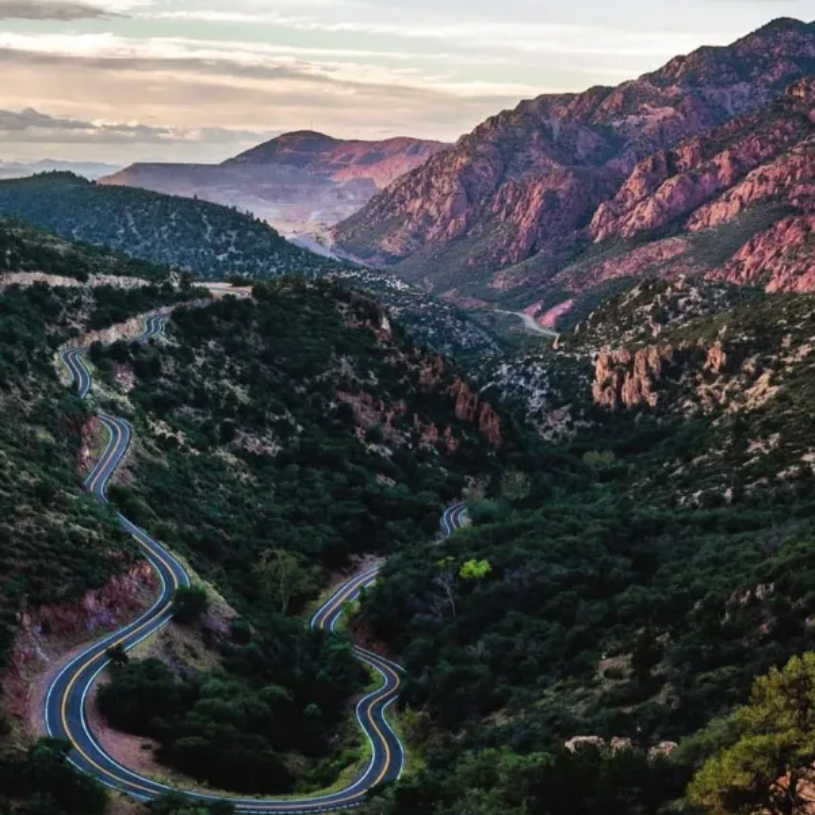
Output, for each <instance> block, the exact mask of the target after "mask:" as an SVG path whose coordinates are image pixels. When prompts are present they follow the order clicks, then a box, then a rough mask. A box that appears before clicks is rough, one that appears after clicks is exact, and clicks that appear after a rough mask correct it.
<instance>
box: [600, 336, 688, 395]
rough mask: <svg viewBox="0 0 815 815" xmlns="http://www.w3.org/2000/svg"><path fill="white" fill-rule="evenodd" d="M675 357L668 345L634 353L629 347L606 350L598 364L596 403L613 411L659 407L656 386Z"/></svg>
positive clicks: (651, 347) (650, 347) (652, 346)
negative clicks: (641, 405)
mask: <svg viewBox="0 0 815 815" xmlns="http://www.w3.org/2000/svg"><path fill="white" fill-rule="evenodd" d="M673 357H674V349H673V348H672V347H671V346H670V345H667V344H662V345H650V346H648V347H646V348H641V349H640V350H639V351H636V352H634V353H633V354H632V353H631V351H629V350H628V349H627V348H620V349H618V350H616V351H604V352H603V353H601V354H599V355H598V356H597V362H596V364H595V371H594V382H593V384H592V396H593V398H594V401H595V403H596V404H598V405H604V406H605V407H608V408H611V409H612V410H613V409H614V408H616V407H617V406H618V405H620V404H622V405H625V407H634V406H635V405H639V404H642V403H645V404H647V405H650V406H651V407H654V406H656V404H657V401H658V399H659V395H658V394H657V392H656V390H655V385H656V383H657V382H658V381H659V378H660V375H661V373H662V369H663V366H664V365H665V363H668V362H671V361H672V360H673Z"/></svg>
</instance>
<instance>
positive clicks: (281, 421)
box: [0, 225, 517, 815]
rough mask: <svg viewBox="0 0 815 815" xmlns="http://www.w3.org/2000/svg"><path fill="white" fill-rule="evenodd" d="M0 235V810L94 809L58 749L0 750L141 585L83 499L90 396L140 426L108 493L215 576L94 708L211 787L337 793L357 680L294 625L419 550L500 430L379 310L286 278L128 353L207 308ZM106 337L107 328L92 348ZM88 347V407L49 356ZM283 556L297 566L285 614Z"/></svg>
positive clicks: (134, 605)
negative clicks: (362, 561)
mask: <svg viewBox="0 0 815 815" xmlns="http://www.w3.org/2000/svg"><path fill="white" fill-rule="evenodd" d="M0 227H2V225H0ZM9 229H10V231H11V233H12V234H24V235H25V237H26V239H27V241H29V243H27V244H26V243H23V244H21V245H20V246H19V247H18V248H17V254H15V255H13V256H12V255H9V256H7V258H6V260H7V265H9V266H11V267H12V268H11V271H9V272H7V273H4V274H3V275H2V276H0V326H2V330H0V409H2V413H3V417H4V421H3V422H2V427H0V504H2V523H0V562H1V563H2V570H0V571H1V572H2V580H0V669H2V673H1V674H0V682H2V688H3V698H2V713H1V714H0V782H2V785H1V786H0V789H1V790H2V792H0V809H5V808H7V803H8V802H7V800H6V797H5V796H6V795H11V796H13V799H14V806H13V807H12V811H17V809H16V808H17V807H18V806H21V805H23V802H25V801H28V799H29V798H31V799H32V801H33V800H34V798H36V799H37V801H38V806H39V807H40V810H41V811H48V812H53V813H55V815H56V814H57V813H59V815H66V813H68V814H70V815H91V814H92V813H93V814H94V815H95V813H101V812H102V809H103V807H104V795H103V794H102V793H101V790H100V788H98V787H96V786H94V785H91V784H88V783H87V782H86V781H84V780H82V779H78V778H77V777H76V776H74V775H73V774H72V772H71V771H70V769H69V768H68V765H67V764H66V763H65V758H66V756H65V753H64V751H63V750H62V747H61V746H59V745H47V744H43V745H40V746H39V747H37V748H35V750H34V752H33V753H32V754H31V755H26V754H24V753H23V754H21V753H20V752H19V751H18V750H16V749H15V748H16V747H18V745H20V744H21V743H23V742H24V741H25V739H26V737H27V736H28V735H29V733H28V731H29V728H30V727H31V724H30V723H31V722H34V721H38V720H39V716H40V713H41V710H40V703H41V700H38V698H37V696H36V693H37V687H38V685H37V683H36V681H35V680H36V678H37V677H38V675H39V674H40V673H41V672H42V671H45V670H49V669H52V668H53V667H55V666H56V665H58V664H61V663H60V660H61V659H63V657H64V656H65V652H66V650H67V649H68V648H70V647H72V646H73V645H75V644H77V643H78V642H82V641H83V640H84V639H85V638H87V637H89V636H93V635H95V634H97V633H99V632H100V631H103V630H107V629H109V628H110V627H113V626H118V625H121V624H123V623H124V622H126V621H127V620H129V619H130V618H131V617H135V616H137V615H138V614H139V612H140V611H142V610H143V609H144V608H145V607H146V606H147V605H149V603H150V602H151V598H152V596H153V592H154V590H155V588H156V586H155V583H154V581H153V580H152V577H151V574H152V572H151V570H150V569H149V568H148V567H147V566H146V564H145V563H144V561H143V560H142V559H141V558H140V557H139V556H138V553H137V551H136V549H135V547H134V546H133V545H132V544H131V542H130V540H129V539H128V538H127V537H126V536H124V535H122V533H121V532H120V530H119V528H118V525H117V524H116V521H115V517H114V515H113V513H112V512H108V511H107V510H106V509H105V508H100V507H99V505H98V504H97V503H95V502H94V501H93V500H91V499H90V497H89V496H86V497H83V496H82V492H81V490H80V483H81V478H82V477H84V475H86V474H87V470H88V467H89V466H90V465H92V464H93V462H94V461H95V459H96V457H97V456H98V454H99V453H100V452H101V451H102V450H103V449H104V447H105V444H106V442H107V439H106V437H105V435H104V432H103V430H102V427H101V425H100V423H99V422H98V421H97V420H96V419H95V418H94V413H95V410H96V409H98V408H99V407H100V406H101V405H104V406H105V407H106V408H107V409H109V410H111V411H115V412H116V413H117V414H124V415H125V416H127V417H128V418H129V419H130V421H131V422H132V425H133V427H134V428H135V431H136V432H135V438H134V442H133V444H132V445H131V452H130V457H129V459H128V460H126V462H125V464H124V466H123V467H122V468H120V470H121V471H120V472H118V474H117V480H118V483H117V484H116V485H115V486H112V487H111V489H110V497H111V498H113V499H114V500H115V501H116V502H119V505H120V506H121V507H122V508H126V510H127V512H128V514H130V515H132V516H133V517H134V518H135V519H137V520H139V521H141V522H143V523H144V524H145V526H147V527H148V528H150V529H151V531H153V532H155V533H156V534H161V536H162V539H163V540H164V541H165V542H166V544H167V545H169V546H171V547H173V548H174V549H175V550H176V551H180V552H183V553H184V554H186V555H187V556H188V557H189V558H190V560H191V561H192V562H193V563H194V566H195V567H196V568H197V569H198V572H199V574H200V575H202V576H203V577H206V578H208V579H209V581H210V583H209V589H208V597H209V602H210V604H211V608H210V612H208V613H206V614H204V615H203V616H202V619H201V620H200V622H199V623H195V624H193V625H192V627H190V624H189V623H188V624H187V628H184V626H183V625H180V624H178V625H174V626H171V627H170V629H169V630H168V633H166V634H165V635H163V636H164V638H165V639H163V640H162V641H161V642H160V643H159V644H157V645H156V646H155V647H156V648H157V649H158V653H161V654H163V655H165V658H164V661H165V663H168V664H169V666H170V667H167V664H162V665H159V666H158V668H156V665H155V662H150V661H149V660H148V661H145V662H142V661H141V660H134V661H133V663H132V664H131V665H130V666H129V670H128V671H122V672H121V674H120V675H119V674H117V675H116V676H115V677H113V679H114V690H111V691H110V692H109V693H108V696H109V697H111V698H113V697H115V693H116V690H117V689H118V688H120V687H122V686H121V685H118V684H117V682H118V683H125V685H126V690H125V691H124V692H123V693H124V695H123V697H122V698H124V699H125V700H126V704H124V703H122V704H119V703H116V704H114V709H115V714H111V715H112V717H113V719H115V720H116V722H117V723H122V722H131V723H132V722H133V721H136V722H138V725H137V726H134V727H135V728H136V730H137V732H139V733H141V737H140V738H139V739H138V746H137V748H136V752H137V753H139V754H140V755H142V756H146V753H145V748H144V738H143V737H144V736H145V735H149V736H154V735H155V732H156V731H154V730H150V731H149V732H144V728H145V727H146V726H147V723H149V722H152V723H154V724H155V722H156V721H160V724H161V727H160V731H161V738H162V740H163V741H164V742H165V748H166V749H165V750H164V752H163V753H162V759H163V760H164V761H165V762H167V763H169V764H171V765H172V766H174V767H176V768H180V769H181V770H183V771H186V772H188V773H191V774H193V775H196V776H197V777H198V778H201V779H206V780H209V781H210V782H211V783H221V784H225V785H231V786H232V788H233V789H254V790H260V789H264V790H273V791H282V790H285V789H290V788H292V787H293V785H294V784H295V783H296V784H297V785H298V788H299V789H302V790H307V789H310V788H321V787H323V786H325V785H326V784H330V783H332V781H333V780H334V779H335V778H336V776H337V774H338V773H340V772H341V771H343V770H345V769H348V768H349V767H350V766H355V764H356V762H360V761H363V760H364V759H365V745H364V744H363V743H362V740H360V741H359V743H357V741H355V740H353V739H350V738H345V736H344V734H345V729H344V727H343V722H344V719H345V716H346V715H353V707H349V705H348V697H349V695H350V694H351V693H353V692H355V691H356V690H358V689H361V687H362V685H363V684H364V676H360V674H359V671H358V669H357V668H356V667H355V666H354V663H353V661H352V660H351V658H350V651H349V648H348V646H347V645H346V644H344V643H343V642H341V641H338V640H336V639H335V638H331V637H328V636H325V635H322V634H320V633H319V632H309V631H308V630H307V626H306V625H305V623H304V622H303V621H302V620H300V619H298V618H297V617H295V616H293V615H292V612H294V611H295V610H298V609H299V608H300V607H301V606H302V604H303V603H304V602H305V601H308V600H309V599H311V598H313V597H315V596H316V595H317V594H318V593H319V591H320V590H321V587H322V585H323V583H324V581H325V580H326V579H328V578H329V577H330V575H331V573H332V572H333V571H334V570H336V569H340V568H345V567H347V566H348V565H349V562H350V558H351V557H354V556H360V555H370V554H382V553H384V552H386V551H389V550H390V549H391V548H399V547H401V546H402V545H405V544H407V543H412V542H413V541H414V540H415V539H416V538H421V537H424V536H432V535H433V534H435V531H436V529H437V525H438V518H439V514H440V511H441V509H442V508H443V507H444V506H445V504H446V503H447V502H448V501H450V500H451V499H452V498H453V497H455V496H456V495H458V494H459V493H460V491H461V489H462V487H463V484H464V482H465V477H466V476H469V475H472V474H477V473H479V472H484V473H486V472H489V471H491V470H494V469H496V468H497V467H498V466H499V462H500V457H501V456H502V455H503V449H504V447H505V446H506V445H508V444H509V445H512V446H514V445H516V444H517V439H516V436H515V431H514V429H513V428H512V426H511V425H510V424H509V423H507V422H506V421H505V420H504V419H503V418H502V417H501V416H500V415H499V413H498V412H497V411H496V410H495V408H494V407H493V406H492V405H490V404H489V403H487V402H485V401H484V400H482V399H481V398H480V397H479V396H478V395H477V394H476V393H475V392H474V391H473V390H472V389H471V388H470V386H469V385H468V384H467V382H466V381H465V380H464V379H463V378H462V376H461V375H460V374H458V373H457V371H456V369H455V368H454V367H452V366H451V365H450V364H449V363H446V362H445V361H444V360H442V359H441V358H440V357H437V356H434V355H430V354H428V353H426V352H423V351H421V350H420V349H418V348H417V347H416V346H414V345H413V344H412V343H410V342H408V341H406V340H405V339H404V337H403V334H402V332H401V330H400V329H399V328H398V327H397V326H392V325H391V324H390V322H389V320H388V318H387V316H386V314H385V312H384V311H383V310H382V309H381V307H379V306H377V305H376V304H374V303H373V302H371V301H369V300H367V299H365V298H362V297H361V296H360V295H358V294H356V293H352V292H349V291H348V290H346V289H343V288H341V287H339V286H337V285H336V284H334V283H330V282H325V283H320V284H306V283H303V282H298V281H292V280H290V281H288V282H286V283H284V284H280V285H276V286H268V285H267V286H260V287H256V288H255V290H254V294H255V298H254V299H253V300H244V301H240V300H236V299H234V298H226V299H224V300H222V301H220V302H218V303H215V304H213V305H211V306H206V304H202V303H200V302H198V303H196V304H195V307H190V308H186V309H180V310H178V311H177V318H176V319H175V321H174V322H172V323H171V326H170V328H169V339H168V340H160V341H157V340H151V341H150V342H149V343H144V344H142V345H140V344H138V343H135V344H132V345H131V343H130V342H129V341H128V340H127V337H130V338H132V337H134V336H135V335H136V334H138V333H140V332H141V330H142V326H141V322H140V321H135V320H133V319H132V318H133V317H134V316H135V315H136V314H139V313H144V312H150V311H152V310H153V309H154V308H156V307H158V306H172V305H173V304H177V303H179V302H185V301H188V300H190V298H194V299H195V298H200V296H201V294H200V293H199V292H198V291H196V290H192V291H191V290H189V289H184V288H180V289H176V288H174V287H173V286H172V285H171V284H170V282H169V275H170V271H169V269H165V276H166V280H165V283H164V284H162V285H161V286H156V285H154V284H149V285H142V284H139V283H138V282H137V281H136V280H135V279H134V278H121V285H119V284H118V283H117V285H115V286H114V285H108V286H102V285H97V282H98V281H97V280H96V279H95V278H93V277H91V278H89V282H88V283H83V282H82V281H81V280H80V277H82V276H83V272H84V269H85V268H96V267H97V265H100V264H101V265H102V266H103V267H104V268H105V269H106V272H107V274H108V277H109V279H111V280H114V281H119V280H120V278H119V277H115V272H122V273H124V272H125V271H126V270H127V268H128V261H127V260H121V261H118V259H117V257H116V256H113V255H107V256H106V255H105V254H104V253H103V252H101V250H96V249H93V250H90V251H89V253H88V259H87V260H84V255H83V252H84V251H85V250H84V248H83V247H82V246H79V245H69V244H68V243H67V242H65V241H60V240H59V239H56V238H54V237H53V236H48V235H45V234H44V233H40V232H37V231H35V230H28V231H26V230H24V229H23V228H22V227H19V226H16V225H12V226H11V227H9ZM37 236H41V237H42V240H43V243H44V245H45V246H48V247H50V246H52V245H57V246H59V247H61V249H64V250H65V252H66V257H70V258H75V259H76V261H77V265H78V268H77V269H76V270H74V274H73V275H71V272H72V269H71V268H60V269H59V271H60V272H61V275H62V276H64V277H65V279H69V278H70V280H69V282H70V284H71V285H70V286H64V287H52V286H49V285H48V284H47V283H46V282H45V278H47V279H48V280H55V279H62V278H57V277H56V276H54V275H47V274H46V273H45V272H41V271H40V272H37V271H35V269H36V266H37V258H38V252H39V253H40V254H41V255H42V256H44V257H49V256H50V255H49V253H48V252H47V251H43V249H41V248H38V247H37V244H36V237H37ZM2 237H3V232H2V228H0V238H2ZM26 247H27V251H24V250H26ZM15 258H16V259H17V261H18V262H17V265H16V267H15V266H14V263H13V261H14V260H15ZM102 261H104V262H102ZM117 262H120V263H121V266H122V268H121V269H119V268H117V267H116V263H117ZM11 275H14V277H10V276H11ZM10 281H17V282H10ZM119 321H122V325H120V326H119V328H118V329H117V331H115V332H114V333H113V334H112V335H109V334H98V333H96V330H97V329H102V328H105V327H106V326H109V325H110V324H111V323H114V322H119ZM88 332H91V333H90V334H89V333H88ZM103 336H104V337H105V340H106V341H109V340H110V339H115V337H116V336H119V337H122V339H119V340H118V341H116V342H114V343H113V344H112V345H110V346H109V347H108V346H104V345H101V344H99V343H98V342H96V343H93V344H90V345H89V356H90V359H91V360H93V361H95V362H96V364H98V366H99V369H98V370H97V371H96V376H95V380H96V381H97V386H96V387H95V389H94V391H93V392H92V394H91V396H90V403H89V404H88V403H86V402H83V401H80V400H79V399H77V398H75V396H74V395H72V394H71V392H70V391H68V390H66V388H65V383H64V382H61V381H60V376H59V374H58V368H57V367H56V366H55V361H56V360H55V351H56V350H57V349H58V348H60V347H64V346H65V345H66V344H69V345H73V344H76V343H79V342H81V343H82V344H84V345H86V346H88V344H89V342H90V340H91V339H93V338H94V337H97V338H100V337H103ZM88 364H90V363H88ZM89 405H90V406H89ZM91 407H93V408H94V410H91ZM280 553H283V555H284V556H285V557H286V558H289V560H287V561H286V562H287V564H288V565H289V566H291V565H292V564H293V567H292V568H293V569H294V571H293V572H291V573H290V575H291V577H292V581H293V582H292V584H291V591H290V592H289V594H288V595H287V597H288V599H287V601H286V604H285V606H282V607H281V605H280V599H279V595H278V594H277V593H276V589H275V588H274V587H275V586H276V585H277V583H276V582H275V578H274V575H273V570H274V557H273V555H274V556H275V557H276V556H277V555H279V554H280ZM287 568H288V566H287ZM264 570H265V571H264ZM216 588H217V589H219V590H220V591H221V592H223V594H225V595H227V596H228V597H229V599H230V600H231V601H232V603H233V605H234V607H235V609H236V611H237V613H238V614H240V615H241V616H243V617H244V618H245V619H244V620H243V621H237V620H236V617H235V614H236V611H233V610H229V609H228V608H227V611H228V614H226V616H224V608H225V603H224V601H223V600H221V599H218V596H217V595H216V594H215V593H214V592H215V590H216ZM216 600H217V602H216ZM281 612H289V613H288V616H287V615H286V614H285V613H281ZM179 642H180V643H183V647H180V646H178V643H179ZM151 647H153V646H152V645H151ZM176 647H179V650H178V651H174V650H173V649H174V648H176ZM166 655H169V656H166ZM361 683H362V684H361ZM163 694H166V695H167V699H169V700H170V701H169V702H168V705H169V707H167V708H163V707H161V705H163V704H164V701H162V700H163V699H164V696H163ZM165 701H166V700H165ZM161 710H170V711H171V712H172V716H169V715H168V716H167V717H165V718H163V719H162V717H161ZM244 710H247V711H251V715H249V716H248V717H247V716H246V715H244ZM117 717H118V718H117ZM128 717H130V718H128ZM9 726H11V727H13V734H14V739H13V740H7V739H5V736H6V735H7V730H8V728H9ZM131 726H133V725H131ZM347 729H348V732H349V733H351V732H356V729H355V728H352V727H350V724H349V726H348V728H347ZM338 733H339V734H340V735H339V736H338V735H337V734H338ZM123 738H126V737H124V736H123ZM43 751H45V752H47V756H46V755H45V753H44V752H43ZM163 780H165V781H166V777H165V776H163ZM32 806H33V803H32ZM23 811H26V810H23ZM31 811H32V812H33V809H32V810H31Z"/></svg>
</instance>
